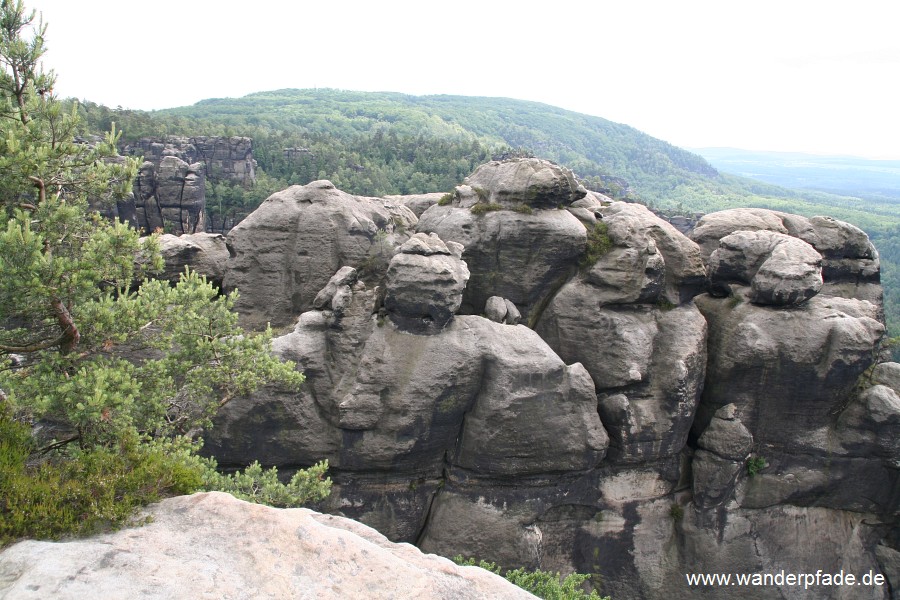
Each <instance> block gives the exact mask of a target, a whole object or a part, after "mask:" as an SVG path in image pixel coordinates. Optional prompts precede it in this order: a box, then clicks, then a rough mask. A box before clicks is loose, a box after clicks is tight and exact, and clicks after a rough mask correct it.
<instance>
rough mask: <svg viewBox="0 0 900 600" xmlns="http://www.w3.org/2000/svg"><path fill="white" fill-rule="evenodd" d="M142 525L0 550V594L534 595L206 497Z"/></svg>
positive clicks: (374, 540) (364, 531)
mask: <svg viewBox="0 0 900 600" xmlns="http://www.w3.org/2000/svg"><path fill="white" fill-rule="evenodd" d="M146 517H147V521H148V524H147V525H144V526H142V527H137V528H131V529H123V530H121V531H118V532H114V533H108V534H104V535H100V536H96V537H92V538H88V539H84V540H72V541H67V542H63V543H51V542H38V541H25V542H20V543H18V544H16V545H14V546H11V547H9V548H7V549H5V550H4V551H3V552H2V553H0V596H2V597H4V598H18V599H21V600H28V599H35V600H37V599H45V598H55V599H58V600H75V599H81V598H146V599H148V600H151V599H159V600H168V599H170V598H249V597H253V598H263V597H265V598H334V599H338V598H341V599H342V598H383V599H388V598H390V599H392V600H393V599H394V598H433V599H434V600H438V599H440V600H444V599H446V598H471V599H475V598H522V599H523V600H524V599H526V598H534V596H532V595H531V594H529V593H527V592H525V591H524V590H522V589H521V588H518V587H516V586H514V585H513V584H511V583H509V582H507V581H506V580H505V579H503V578H502V577H499V576H497V575H494V574H493V573H490V572H488V571H486V570H484V569H480V568H477V567H460V566H457V565H455V564H453V563H452V562H451V561H449V560H448V559H446V558H440V557H438V556H434V555H428V554H423V553H422V552H420V551H419V550H418V549H416V548H415V547H413V546H410V545H409V544H395V543H392V542H390V541H388V540H387V538H385V537H384V536H383V535H381V534H380V533H378V532H377V531H375V530H374V529H371V528H369V527H366V526H365V525H362V524H360V523H357V522H355V521H351V520H349V519H343V518H341V517H335V516H331V515H323V514H319V513H316V512H313V511H311V510H307V509H304V508H295V509H276V508H270V507H267V506H261V505H258V504H249V503H247V502H243V501H240V500H236V499H234V498H233V497H232V496H230V495H228V494H223V493H220V492H210V493H204V494H195V495H193V496H179V497H176V498H170V499H168V500H164V501H163V502H161V503H159V504H156V505H154V506H152V507H150V508H149V509H148V510H147V511H146Z"/></svg>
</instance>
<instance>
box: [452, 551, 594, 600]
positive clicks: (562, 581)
mask: <svg viewBox="0 0 900 600" xmlns="http://www.w3.org/2000/svg"><path fill="white" fill-rule="evenodd" d="M453 561H454V562H455V563H456V564H458V565H463V566H475V567H481V568H482V569H485V570H487V571H490V572H491V573H495V574H497V575H502V576H503V577H504V578H505V579H506V580H507V581H509V582H510V583H512V584H514V585H517V586H519V587H520V588H522V589H523V590H525V591H526V592H529V593H531V594H534V595H535V596H537V597H538V598H544V600H610V598H609V596H605V597H601V596H600V594H598V593H597V591H596V590H591V592H590V593H587V592H585V591H584V589H583V586H584V583H585V582H586V581H588V580H589V579H590V578H591V576H590V575H584V574H581V573H572V574H571V575H567V576H566V577H563V576H562V575H560V574H559V573H549V572H547V571H541V570H535V571H528V570H525V569H512V570H508V571H505V572H503V570H502V569H501V568H500V567H499V566H497V565H496V564H495V563H492V562H487V561H484V560H480V561H476V560H475V559H474V558H468V559H465V558H463V557H462V556H460V555H457V556H455V557H453Z"/></svg>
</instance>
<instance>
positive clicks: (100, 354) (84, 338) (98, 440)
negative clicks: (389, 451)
mask: <svg viewBox="0 0 900 600" xmlns="http://www.w3.org/2000/svg"><path fill="white" fill-rule="evenodd" d="M30 23H31V18H29V17H28V15H27V14H26V13H25V11H24V8H23V6H22V4H21V2H18V1H17V2H13V1H11V0H2V4H0V32H2V38H0V66H2V69H0V73H2V76H0V95H3V96H4V99H5V106H4V107H0V110H5V111H6V112H5V113H3V114H2V115H0V144H5V147H4V148H3V150H4V151H3V152H0V202H2V207H0V210H2V214H3V217H4V220H5V226H4V227H2V228H0V433H2V434H3V435H2V438H0V467H2V472H0V477H2V482H0V483H2V485H0V489H3V490H4V495H3V496H4V497H3V498H2V499H0V538H2V539H4V540H9V539H13V538H16V537H20V536H39V537H47V536H49V537H58V536H61V535H65V534H67V533H76V534H78V533H88V532H91V531H94V530H96V529H97V528H100V527H104V526H118V525H121V524H123V523H124V522H125V521H126V520H127V518H128V516H129V515H130V514H132V512H133V509H134V508H135V507H137V506H140V505H143V504H146V503H148V502H152V501H154V500H157V499H159V498H161V497H164V496H166V495H171V494H180V493H187V492H191V491H194V490H197V489H200V488H201V487H202V486H204V485H207V486H209V487H215V486H216V485H222V486H225V485H229V486H233V485H234V484H233V483H231V482H229V481H227V480H219V479H218V478H217V477H216V476H215V474H212V473H210V469H211V468H213V467H214V466H215V463H214V462H209V461H206V462H205V461H203V460H201V459H200V458H199V457H197V456H196V451H197V450H198V449H199V444H198V443H195V442H194V441H192V440H193V439H194V437H195V435H196V433H197V432H198V431H199V429H200V428H202V427H206V426H208V425H209V424H210V418H211V417H212V415H213V414H214V413H215V411H216V410H217V409H218V408H219V407H220V406H222V405H223V404H224V403H226V402H228V401H229V400H230V399H231V398H233V397H235V396H238V395H243V394H247V393H250V392H252V391H253V390H254V389H256V388H257V387H259V386H260V385H263V384H264V383H269V382H277V383H279V384H281V385H283V386H286V387H288V388H296V387H297V386H299V385H300V383H301V382H302V381H303V375H302V374H301V373H299V372H298V371H297V370H296V369H295V367H294V365H293V364H291V363H283V362H281V361H279V360H277V359H276V358H275V357H273V356H272V354H271V353H270V340H271V336H272V333H271V331H266V332H263V333H261V334H248V333H245V332H243V331H242V330H241V329H240V328H239V327H238V325H237V315H236V314H235V313H234V311H233V310H232V308H233V302H234V299H235V296H230V297H224V296H223V297H220V296H219V295H218V292H217V291H216V290H215V289H214V288H213V287H212V286H211V285H210V284H209V283H208V282H206V280H205V279H203V278H201V277H199V276H197V275H196V274H195V273H191V272H185V273H184V274H183V275H182V277H181V280H180V281H179V283H178V284H177V285H175V286H174V287H172V286H170V285H169V284H168V283H165V282H162V281H143V280H144V277H145V274H146V272H148V271H152V270H155V269H158V268H160V266H161V264H162V263H161V258H160V256H159V249H158V243H157V241H156V239H155V238H152V237H151V238H148V239H145V240H140V239H139V237H138V233H137V232H136V231H134V230H131V229H129V228H128V227H126V226H125V225H123V224H121V223H110V222H107V221H105V220H103V219H101V218H100V217H99V216H98V215H97V214H96V213H92V212H90V211H89V210H88V204H87V200H88V198H91V199H92V200H98V199H99V200H102V199H104V198H109V199H115V198H118V197H121V195H122V194H123V193H125V192H127V191H128V187H129V186H130V183H131V181H132V179H133V177H134V161H128V160H126V161H124V162H122V161H114V160H113V159H114V158H115V157H114V156H113V155H114V152H115V147H114V143H113V142H114V141H115V135H114V134H113V133H111V134H110V136H109V137H108V139H107V142H106V143H101V144H98V145H95V146H89V145H87V144H81V143H76V142H75V139H74V137H73V132H74V131H75V130H76V129H77V127H78V114H79V113H78V112H77V111H76V110H75V109H74V108H73V109H72V110H71V111H68V112H66V111H63V110H62V109H61V105H60V103H59V102H57V101H56V100H55V99H54V98H53V96H52V93H50V92H48V91H47V90H43V91H42V90H38V89H36V88H35V86H36V85H37V84H38V83H41V84H47V82H51V83H52V74H51V75H45V74H43V73H41V72H40V69H39V63H38V62H37V61H38V60H39V58H40V54H41V51H42V49H43V34H44V29H43V26H40V27H39V28H38V29H37V30H36V31H33V32H32V37H31V38H28V37H27V31H26V29H27V27H28V26H29V25H30ZM29 49H30V50H29ZM104 159H110V160H111V161H112V162H109V163H107V162H104ZM139 282H142V283H141V285H139V287H136V286H137V284H138V283H139ZM135 288H136V289H135ZM44 431H49V432H50V433H44ZM324 469H325V465H324V464H320V465H317V466H316V467H315V468H314V469H312V470H311V471H309V472H308V473H307V472H300V473H298V475H297V476H295V478H294V480H292V482H291V483H290V484H288V485H287V486H284V487H283V489H282V488H281V487H278V486H275V485H274V484H272V482H271V479H273V478H276V474H275V473H274V472H270V473H268V472H267V473H260V474H259V476H260V481H261V482H262V483H263V484H264V485H263V487H264V488H265V490H266V492H265V494H263V495H261V496H260V498H264V499H269V498H271V499H274V500H277V501H280V502H281V501H283V502H297V501H299V499H300V498H302V497H304V495H306V497H309V498H313V497H317V495H318V494H321V493H324V490H326V488H327V485H328V482H327V481H320V479H321V476H322V473H323V472H324ZM254 473H255V471H251V476H253V475H254ZM241 481H243V479H242V480H241Z"/></svg>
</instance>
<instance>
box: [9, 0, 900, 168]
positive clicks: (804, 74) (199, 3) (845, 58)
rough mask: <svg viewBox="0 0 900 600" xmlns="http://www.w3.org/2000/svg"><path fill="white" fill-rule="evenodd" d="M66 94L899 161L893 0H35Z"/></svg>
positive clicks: (899, 8) (129, 103)
mask: <svg viewBox="0 0 900 600" xmlns="http://www.w3.org/2000/svg"><path fill="white" fill-rule="evenodd" d="M26 3H27V5H28V6H29V7H31V8H35V9H37V10H39V11H40V12H42V13H43V17H44V20H45V21H46V22H47V23H49V29H48V31H47V41H48V45H49V48H50V50H49V52H48V53H47V55H46V60H45V66H46V67H49V68H53V69H54V70H56V72H57V75H58V77H59V79H58V82H57V88H56V92H57V94H58V95H60V96H63V97H66V96H74V97H77V98H82V99H88V100H91V101H94V102H99V103H102V104H106V105H107V106H110V107H116V106H122V107H125V108H136V109H148V110H149V109H159V108H168V107H174V106H183V105H187V104H193V103H194V102H197V101H199V100H202V99H204V98H215V97H237V96H243V95H245V94H249V93H252V92H257V91H265V90H273V89H281V88H311V87H332V88H341V89H348V90H363V91H396V92H404V93H408V94H417V95H419V94H460V95H468V96H504V97H509V98H519V99H524V100H535V101H538V102H545V103H547V104H553V105H556V106H560V107H563V108H567V109H571V110H576V111H579V112H583V113H588V114H592V115H597V116H600V117H604V118H606V119H610V120H612V121H616V122H620V123H626V124H628V125H631V126H633V127H636V128H638V129H640V130H642V131H644V132H646V133H649V134H650V135H653V136H655V137H658V138H661V139H663V140H666V141H668V142H671V143H673V144H675V145H677V146H682V147H689V148H690V147H703V146H730V147H737V148H746V149H752V150H778V151H798V152H812V153H818V154H845V155H855V156H864V157H869V158H893V159H900V117H898V114H897V111H898V107H900V32H898V27H900V2H897V1H896V0H879V1H872V0H854V1H853V2H852V3H851V2H848V1H846V0H842V1H840V2H837V1H833V0H815V1H807V0H777V1H773V0H755V1H753V2H748V1H746V0H732V1H728V0H715V1H692V0H681V1H677V2H676V1H673V0H645V1H641V0H617V1H598V0H594V1H593V2H591V1H590V0H584V1H582V2H579V3H577V4H576V3H575V2H569V1H567V0H557V1H555V2H540V3H537V2H529V1H527V0H519V1H517V2H498V1H493V2H492V1H491V0H479V1H476V2H473V1H469V0H445V1H442V2H428V1H425V0H419V1H418V2H395V1H391V0H381V1H373V0H368V1H365V2H357V1H355V0H344V1H325V0H320V1H317V2H304V1H302V0H293V1H277V0H253V1H240V2H239V1H236V0H186V1H168V2H152V3H149V2H129V1H126V0H80V1H74V0H26Z"/></svg>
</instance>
